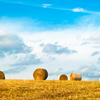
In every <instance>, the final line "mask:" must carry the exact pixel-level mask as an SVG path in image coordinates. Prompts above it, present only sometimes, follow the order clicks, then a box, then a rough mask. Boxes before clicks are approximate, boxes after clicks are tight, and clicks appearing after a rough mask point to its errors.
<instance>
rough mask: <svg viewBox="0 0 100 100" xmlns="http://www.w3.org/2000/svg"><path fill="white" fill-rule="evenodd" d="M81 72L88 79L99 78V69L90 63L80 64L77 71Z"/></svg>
mask: <svg viewBox="0 0 100 100" xmlns="http://www.w3.org/2000/svg"><path fill="white" fill-rule="evenodd" d="M77 72H78V73H81V75H82V77H85V78H89V79H93V78H94V79H97V78H98V79H99V77H100V69H99V68H98V67H96V66H95V65H93V64H92V63H90V64H88V65H85V66H82V67H80V68H79V70H78V71H77Z"/></svg>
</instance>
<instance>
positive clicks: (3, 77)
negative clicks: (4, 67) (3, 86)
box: [0, 71, 5, 79]
mask: <svg viewBox="0 0 100 100" xmlns="http://www.w3.org/2000/svg"><path fill="white" fill-rule="evenodd" d="M0 79H5V75H4V73H3V72H2V71H0Z"/></svg>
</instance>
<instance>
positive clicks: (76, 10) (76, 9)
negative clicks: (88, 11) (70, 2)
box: [72, 8, 84, 12]
mask: <svg viewBox="0 0 100 100" xmlns="http://www.w3.org/2000/svg"><path fill="white" fill-rule="evenodd" d="M72 11H73V12H84V9H83V8H74V9H72Z"/></svg>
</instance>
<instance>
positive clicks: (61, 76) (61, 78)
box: [59, 74, 68, 80]
mask: <svg viewBox="0 0 100 100" xmlns="http://www.w3.org/2000/svg"><path fill="white" fill-rule="evenodd" d="M59 80H68V77H67V76H66V75H65V74H61V75H60V76H59Z"/></svg>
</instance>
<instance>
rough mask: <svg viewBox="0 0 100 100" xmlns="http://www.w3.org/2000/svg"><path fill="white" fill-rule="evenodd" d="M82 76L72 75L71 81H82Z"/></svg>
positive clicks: (78, 74)
mask: <svg viewBox="0 0 100 100" xmlns="http://www.w3.org/2000/svg"><path fill="white" fill-rule="evenodd" d="M81 79H82V76H81V74H80V73H71V75H70V80H81Z"/></svg>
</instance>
